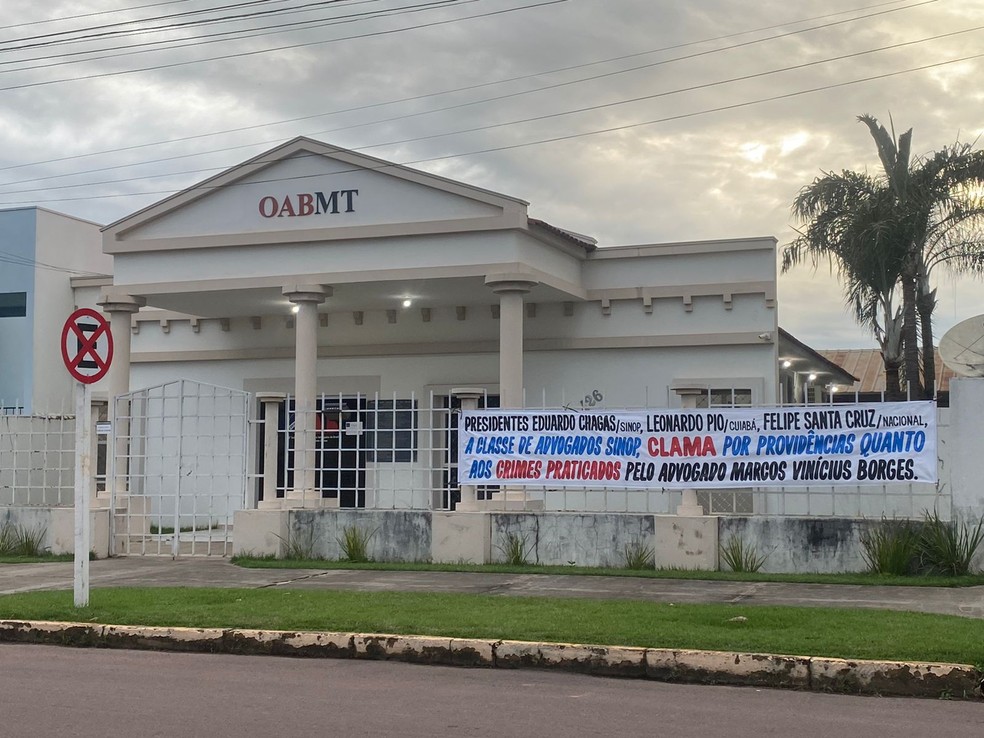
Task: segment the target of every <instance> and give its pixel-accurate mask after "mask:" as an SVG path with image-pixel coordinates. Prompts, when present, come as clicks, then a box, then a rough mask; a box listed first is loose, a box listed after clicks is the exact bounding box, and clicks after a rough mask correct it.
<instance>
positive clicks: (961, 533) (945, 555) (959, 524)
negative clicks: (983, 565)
mask: <svg viewBox="0 0 984 738" xmlns="http://www.w3.org/2000/svg"><path fill="white" fill-rule="evenodd" d="M982 541H984V518H981V519H980V520H979V521H977V525H976V526H974V527H973V528H971V527H970V526H969V525H968V523H967V522H966V521H953V522H948V521H945V520H942V519H941V518H940V516H939V514H938V513H937V512H936V511H935V510H934V511H933V512H929V511H927V512H926V520H925V522H924V523H923V526H922V533H921V535H920V537H919V546H918V550H919V561H920V563H921V564H922V566H923V568H924V569H925V570H926V571H928V572H930V573H933V574H943V575H947V576H965V575H967V574H970V565H971V562H972V561H973V560H974V555H975V554H976V553H977V549H978V548H980V545H981V542H982Z"/></svg>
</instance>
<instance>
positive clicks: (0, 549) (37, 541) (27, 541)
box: [0, 522, 48, 558]
mask: <svg viewBox="0 0 984 738" xmlns="http://www.w3.org/2000/svg"><path fill="white" fill-rule="evenodd" d="M47 533H48V529H47V528H46V527H44V526H43V525H39V526H38V527H37V528H28V527H27V526H23V525H13V524H11V523H9V522H7V523H4V524H3V526H0V556H25V557H32V558H34V557H38V556H46V555H47V554H48V548H47V547H46V546H45V545H44V537H45V535H46V534H47Z"/></svg>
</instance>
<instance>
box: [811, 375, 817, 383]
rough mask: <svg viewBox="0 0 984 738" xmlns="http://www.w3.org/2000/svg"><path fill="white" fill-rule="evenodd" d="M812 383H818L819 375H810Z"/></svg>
mask: <svg viewBox="0 0 984 738" xmlns="http://www.w3.org/2000/svg"><path fill="white" fill-rule="evenodd" d="M810 381H811V382H815V381H817V375H816V374H811V375H810Z"/></svg>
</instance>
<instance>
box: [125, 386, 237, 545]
mask: <svg viewBox="0 0 984 738" xmlns="http://www.w3.org/2000/svg"><path fill="white" fill-rule="evenodd" d="M249 397H250V396H249V393H247V392H243V391H240V390H234V389H227V388H225V387H216V386H214V385H209V384H203V383H201V382H195V381H191V380H187V379H179V380H177V381H174V382H169V383H167V384H162V385H160V386H157V387H151V388H148V389H142V390H138V391H136V392H131V393H130V394H128V395H121V396H120V397H118V398H116V402H115V406H114V408H113V419H112V437H111V441H110V443H111V444H112V445H111V448H112V449H113V453H112V460H113V464H112V468H111V470H110V475H109V476H110V479H111V480H112V482H111V484H110V489H111V499H112V505H113V515H112V517H111V522H110V525H111V531H110V537H111V541H112V546H111V553H113V554H117V555H138V556H139V555H148V556H229V555H231V554H232V522H233V514H234V513H235V511H236V510H240V509H242V508H243V506H244V502H245V496H246V489H247V486H246V480H247V443H248V435H249V418H248V413H249V407H250V405H249Z"/></svg>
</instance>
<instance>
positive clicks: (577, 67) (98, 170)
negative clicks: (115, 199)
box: [0, 0, 937, 187]
mask: <svg viewBox="0 0 984 738" xmlns="http://www.w3.org/2000/svg"><path fill="white" fill-rule="evenodd" d="M933 2H937V0H928V2H920V3H917V4H915V5H908V6H905V7H903V8H896V9H894V10H892V11H883V12H882V13H874V14H871V15H864V16H859V17H857V18H853V19H849V20H850V21H855V20H864V19H867V18H870V17H873V16H876V15H881V14H883V13H884V12H895V11H897V10H906V9H909V8H912V7H918V6H919V5H926V4H930V3H933ZM897 4H898V3H897V2H891V3H880V4H878V5H874V6H866V7H864V8H859V9H860V10H866V9H869V8H872V7H883V6H884V5H897ZM859 9H855V10H859ZM855 10H852V11H843V12H855ZM843 12H841V13H835V14H828V15H827V16H819V17H818V18H807V19H802V20H798V21H792V22H791V23H786V24H781V25H778V26H768V27H764V28H758V29H753V30H751V31H743V32H739V33H736V34H729V35H727V36H721V37H717V38H713V39H705V40H701V41H694V42H688V43H683V44H676V45H673V46H669V47H662V48H658V49H653V50H649V51H644V52H637V53H634V54H626V55H623V56H618V57H613V58H611V59H604V60H600V61H594V62H588V63H586V64H578V65H572V66H567V67H560V68H556V69H552V70H547V71H541V72H536V73H533V74H530V75H522V76H519V77H512V78H509V79H504V80H497V81H492V82H484V83H480V84H476V85H469V86H466V87H460V88H456V89H452V90H445V91H442V92H438V93H428V94H426V95H417V96H413V97H408V98H403V99H401V100H396V101H392V102H382V103H373V104H370V105H362V106H358V107H354V108H348V109H345V110H340V111H333V112H330V113H319V114H316V115H311V116H302V117H299V118H292V119H288V120H284V121H277V122H274V123H263V124H257V125H253V126H243V127H240V128H235V129H230V130H226V131H221V132H218V133H209V134H198V135H194V136H186V137H183V138H178V139H173V140H172V141H167V142H160V143H149V144H139V145H135V146H129V147H123V148H119V149H111V150H108V151H103V152H97V153H92V154H81V155H76V156H71V157H61V158H59V159H51V160H47V161H43V162H36V163H33V164H17V165H11V166H8V167H2V168H0V171H5V170H11V169H19V168H24V167H26V166H39V165H44V164H52V163H58V162H62V161H70V160H74V159H79V158H84V157H89V156H96V155H104V154H107V153H119V152H123V151H131V150H134V149H139V148H145V147H148V146H156V145H160V144H166V143H177V142H182V141H189V140H194V139H199V138H204V137H207V136H213V135H224V134H228V133H234V132H240V131H246V130H252V129H256V128H264V127H267V126H269V125H281V124H284V123H295V122H299V121H302V120H310V119H313V118H319V117H324V116H327V115H338V114H342V113H349V112H356V111H361V110H367V109H370V108H375V107H381V106H384V105H391V104H397V103H403V102H411V101H416V100H420V99H423V98H426V97H432V96H437V95H445V94H451V93H456V92H463V91H470V90H474V89H479V88H483V87H488V86H492V85H496V84H504V83H507V82H514V81H519V80H523V79H528V78H530V77H538V76H543V75H545V74H555V73H557V72H562V71H570V70H573V69H580V68H584V67H588V66H595V65H598V64H604V63H610V62H613V61H622V60H625V59H629V58H635V57H638V56H644V55H649V54H653V53H658V52H661V51H668V50H674V49H677V48H685V47H688V46H694V45H697V44H701V43H708V42H712V41H717V40H722V39H727V38H732V37H734V36H737V35H746V34H747V33H756V32H759V31H762V30H771V29H773V28H778V27H783V26H786V25H793V24H796V23H802V22H809V21H812V20H815V19H822V18H824V17H830V15H841V14H843ZM843 22H844V21H839V22H837V23H835V24H822V25H819V26H812V27H810V28H805V29H800V30H799V31H794V32H789V33H784V34H777V35H775V36H768V37H765V38H763V39H758V40H756V41H754V42H749V43H761V42H764V41H769V40H773V39H776V38H783V37H785V36H788V35H792V34H794V33H795V34H798V33H806V32H809V31H813V30H818V29H822V28H826V27H829V26H830V25H837V24H839V23H843ZM744 45H747V43H743V44H736V45H733V46H725V47H719V48H717V49H712V50H709V51H706V52H700V53H698V54H691V55H684V56H678V57H673V58H670V59H664V60H660V61H657V62H654V63H650V64H644V65H640V66H635V67H630V68H628V69H623V70H616V71H614V72H607V73H604V74H599V75H595V76H590V77H586V78H580V79H577V80H573V81H568V82H561V83H556V84H553V85H545V86H541V87H538V88H536V89H535V90H525V91H519V92H515V93H509V94H505V95H500V96H496V97H492V98H485V99H482V100H478V101H471V102H466V103H461V104H458V105H452V106H446V107H444V108H438V109H436V110H429V111H424V112H420V113H409V114H406V115H401V116H394V117H390V118H385V119H382V120H377V121H373V122H372V123H370V124H364V125H375V124H379V123H385V122H392V121H395V120H401V119H405V118H410V117H415V116H419V115H425V114H430V113H435V112H443V111H447V110H453V109H456V108H461V107H466V106H470V105H477V104H482V103H486V102H490V101H498V100H503V99H506V98H509V97H514V96H518V95H525V94H531V93H534V92H541V91H543V90H547V89H554V88H557V87H563V86H567V85H571V84H577V83H580V82H584V81H593V80H597V79H601V78H605V77H610V76H613V75H617V74H626V73H629V72H633V71H638V70H641V69H647V68H651V67H654V66H660V65H663V64H669V63H671V62H675V61H681V60H686V59H691V58H694V57H696V56H703V55H708V54H712V53H719V52H722V51H728V50H731V49H734V48H738V47H740V46H744ZM863 53H864V52H863ZM360 125H362V124H360ZM353 127H356V126H343V127H340V128H334V129H329V130H328V131H322V132H320V133H331V132H336V131H341V130H348V129H350V128H353ZM272 142H273V141H270V140H267V141H263V142H256V143H251V144H244V145H239V146H231V147H226V148H222V149H213V150H211V151H207V152H196V153H194V154H185V155H179V156H171V157H163V158H160V159H152V160H149V161H145V162H141V163H140V164H137V165H134V164H130V163H128V164H120V165H115V166H110V167H101V168H97V169H90V170H85V171H81V172H73V173H70V174H67V175H49V176H45V177H35V178H31V179H26V180H19V181H16V182H9V183H6V184H5V185H2V186H5V187H6V186H12V185H16V184H25V183H29V182H40V181H45V180H49V179H56V178H60V177H65V176H79V175H82V174H91V173H95V172H100V171H109V170H112V169H121V168H127V167H131V166H139V165H146V164H157V163H162V162H167V161H174V160H177V159H186V158H192V157H195V156H201V155H204V154H211V153H220V152H225V151H232V150H236V149H243V148H250V147H253V146H257V145H260V144H261V143H272Z"/></svg>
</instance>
